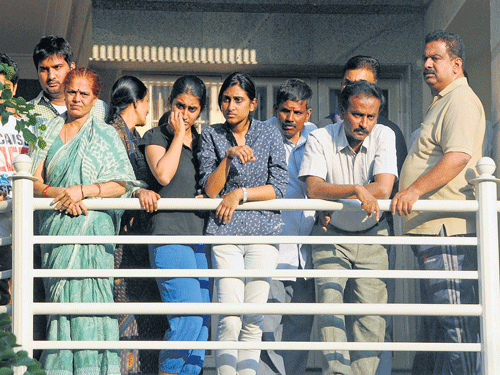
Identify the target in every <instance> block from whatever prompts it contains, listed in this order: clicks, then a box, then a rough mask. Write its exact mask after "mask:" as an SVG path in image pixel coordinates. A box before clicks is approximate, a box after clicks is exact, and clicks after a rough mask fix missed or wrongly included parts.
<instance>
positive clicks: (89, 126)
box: [32, 115, 141, 375]
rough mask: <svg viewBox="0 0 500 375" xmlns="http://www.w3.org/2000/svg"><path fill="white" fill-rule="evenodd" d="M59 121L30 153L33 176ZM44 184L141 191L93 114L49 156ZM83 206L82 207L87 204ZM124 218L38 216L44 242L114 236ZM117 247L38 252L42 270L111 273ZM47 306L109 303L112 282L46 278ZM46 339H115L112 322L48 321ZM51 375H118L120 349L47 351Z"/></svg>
mask: <svg viewBox="0 0 500 375" xmlns="http://www.w3.org/2000/svg"><path fill="white" fill-rule="evenodd" d="M64 122H65V118H64V117H56V118H54V119H52V120H51V121H49V122H48V123H47V129H46V131H44V133H43V134H42V136H43V138H44V139H45V140H46V142H47V146H46V147H45V148H44V149H43V150H40V149H35V150H34V152H33V154H32V158H33V169H32V171H33V172H34V171H35V169H36V168H37V166H38V165H39V164H40V163H41V162H42V161H43V160H46V158H47V154H48V153H49V150H50V148H51V147H52V145H53V144H54V141H55V140H56V139H57V137H59V132H60V131H61V128H62V126H63V125H64ZM50 155H51V158H50V161H49V160H48V159H47V161H46V165H45V171H44V180H45V183H47V184H48V185H50V186H58V187H68V186H71V185H88V184H94V183H105V182H109V181H125V182H126V193H125V194H124V195H123V196H122V197H127V196H130V194H131V193H132V192H133V191H134V190H136V189H137V188H139V187H140V186H141V183H140V182H138V181H136V180H135V175H134V172H133V170H132V166H131V165H130V162H129V159H128V156H127V153H126V151H125V148H124V147H123V143H122V141H121V139H120V137H119V135H118V133H117V132H116V130H115V129H114V128H113V127H111V126H109V125H107V124H105V123H104V122H103V121H102V120H99V119H96V118H93V117H92V115H90V116H89V119H88V120H87V121H86V122H85V124H84V125H83V126H82V128H81V129H80V131H79V132H78V133H77V135H76V136H75V137H74V138H72V139H71V140H70V141H69V142H68V143H67V144H63V145H62V146H61V147H60V148H58V149H57V150H51V151H50ZM84 202H85V201H84ZM122 213H123V211H121V210H108V211H90V210H89V212H88V215H80V216H76V217H71V216H68V215H66V214H64V213H60V212H58V211H55V210H54V211H39V212H38V213H37V214H38V223H39V233H40V234H41V235H51V236H68V235H69V236H87V235H101V236H102V235H115V234H117V230H118V228H119V222H120V217H121V214H122ZM114 248H115V245H114V244H105V245H95V244H81V245H80V244H74V245H41V254H42V268H45V269H112V268H113V253H114ZM44 286H45V295H46V300H47V302H90V303H99V302H108V303H109V302H113V279H112V278H56V277H52V278H47V279H44ZM47 339H48V340H67V341H71V340H96V341H97V340H113V341H114V340H118V321H117V319H116V317H114V316H79V315H78V312H77V311H75V315H51V316H50V317H48V324H47ZM40 361H41V363H42V367H43V368H44V369H45V370H46V371H47V374H48V375H70V374H76V375H101V374H102V375H105V374H116V375H118V374H120V358H119V350H44V351H43V353H42V357H41V359H40Z"/></svg>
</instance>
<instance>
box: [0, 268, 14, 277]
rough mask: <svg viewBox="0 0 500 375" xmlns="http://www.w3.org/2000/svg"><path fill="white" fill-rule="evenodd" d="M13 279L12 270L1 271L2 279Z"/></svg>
mask: <svg viewBox="0 0 500 375" xmlns="http://www.w3.org/2000/svg"><path fill="white" fill-rule="evenodd" d="M10 278H12V270H7V271H0V279H10Z"/></svg>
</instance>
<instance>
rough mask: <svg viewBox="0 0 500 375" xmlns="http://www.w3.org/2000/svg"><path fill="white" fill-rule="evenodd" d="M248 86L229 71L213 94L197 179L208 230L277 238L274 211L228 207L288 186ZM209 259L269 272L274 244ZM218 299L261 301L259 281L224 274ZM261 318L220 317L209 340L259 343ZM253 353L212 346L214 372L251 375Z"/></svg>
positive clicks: (277, 147)
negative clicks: (217, 119)
mask: <svg viewBox="0 0 500 375" xmlns="http://www.w3.org/2000/svg"><path fill="white" fill-rule="evenodd" d="M255 91H256V90H255V84H254V83H253V81H252V79H251V78H250V77H249V76H248V75H246V74H244V73H239V72H236V73H233V74H231V75H230V76H229V77H228V78H227V79H226V80H225V81H224V83H223V85H222V87H221V90H220V92H219V107H220V109H221V111H222V114H223V115H224V118H225V119H226V122H225V123H224V124H217V125H212V126H209V127H208V128H206V129H205V130H204V131H203V132H202V135H201V148H200V149H201V151H200V153H199V158H200V174H201V184H202V186H203V187H204V189H205V192H206V194H207V195H208V196H209V197H210V198H215V197H221V198H223V199H222V202H221V203H220V205H219V206H218V207H217V209H216V210H215V211H214V212H211V214H210V218H209V221H208V226H207V230H206V232H207V234H209V235H242V236H249V235H278V234H279V233H280V232H281V228H282V226H283V222H282V220H281V214H280V213H279V212H276V211H235V208H236V207H237V206H238V205H239V204H240V203H244V202H246V201H261V200H268V199H275V198H283V196H284V195H285V192H286V187H287V183H288V173H287V169H286V160H285V150H284V146H283V140H282V137H281V134H280V132H279V130H278V128H276V127H274V126H269V125H267V124H265V123H263V122H261V121H258V120H255V119H252V116H251V113H252V112H253V111H254V110H255V108H256V106H257V99H256V97H255ZM212 260H213V264H214V267H215V268H217V269H233V270H240V269H241V270H243V269H263V268H265V269H274V268H276V265H277V262H278V250H277V248H276V246H275V245H267V244H255V245H230V244H227V245H214V246H213V248H212ZM216 282H217V293H218V295H217V299H218V302H220V303H266V302H267V297H268V293H269V279H267V278H233V277H224V278H220V279H218V280H216ZM262 321H263V318H262V315H243V316H228V315H221V316H220V317H219V323H218V327H217V340H221V341H260V340H261V337H262V329H261V327H262ZM259 356H260V350H239V351H238V350H218V351H216V366H217V372H218V373H219V374H223V375H226V374H227V375H229V374H235V373H238V374H239V375H254V374H256V371H257V367H258V363H259Z"/></svg>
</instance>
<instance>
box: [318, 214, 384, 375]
mask: <svg viewBox="0 0 500 375" xmlns="http://www.w3.org/2000/svg"><path fill="white" fill-rule="evenodd" d="M388 234H389V229H388V224H387V221H386V220H383V221H382V222H380V223H379V224H378V225H377V226H375V227H373V228H371V229H369V230H367V231H364V232H362V235H366V236H387V235H388ZM311 235H313V236H349V235H352V236H356V235H361V233H360V232H345V231H342V230H340V229H337V228H334V227H333V226H331V225H329V226H328V231H327V232H324V231H323V230H322V229H321V228H319V227H318V226H315V227H314V228H313V230H312V233H311ZM388 247H389V246H383V245H378V244H374V245H358V244H318V245H313V246H312V258H313V265H314V268H315V269H326V270H345V269H370V270H387V269H388V268H389V260H388ZM347 282H349V283H350V284H351V285H350V289H349V290H350V294H349V295H346V296H345V298H344V290H345V287H346V284H347ZM316 300H317V302H319V303H342V302H344V301H346V302H351V303H387V287H386V283H385V280H382V279H365V278H363V279H347V278H340V277H328V278H318V279H316ZM348 318H349V319H347V320H346V319H345V317H344V316H343V315H321V316H318V328H319V334H320V340H321V341H325V342H345V341H347V340H348V338H349V341H358V342H365V341H366V342H370V341H373V342H383V341H384V336H385V320H384V318H383V317H382V316H348ZM380 354H381V353H380V351H359V352H358V351H351V352H348V351H333V350H330V351H329V350H325V351H323V374H324V375H331V374H343V375H373V374H375V372H376V370H377V367H378V364H379V356H380Z"/></svg>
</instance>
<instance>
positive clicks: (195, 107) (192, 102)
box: [169, 93, 201, 134]
mask: <svg viewBox="0 0 500 375" xmlns="http://www.w3.org/2000/svg"><path fill="white" fill-rule="evenodd" d="M169 100H171V102H170V104H171V106H172V112H171V113H170V119H169V131H170V132H171V133H172V134H177V133H179V132H183V131H186V130H188V129H190V128H191V126H193V125H194V123H195V122H196V120H197V119H198V117H199V116H200V113H201V106H200V100H199V99H198V98H197V97H196V96H194V95H193V94H190V93H183V94H179V95H177V96H176V97H175V98H174V99H169ZM181 127H183V129H184V130H181Z"/></svg>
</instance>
